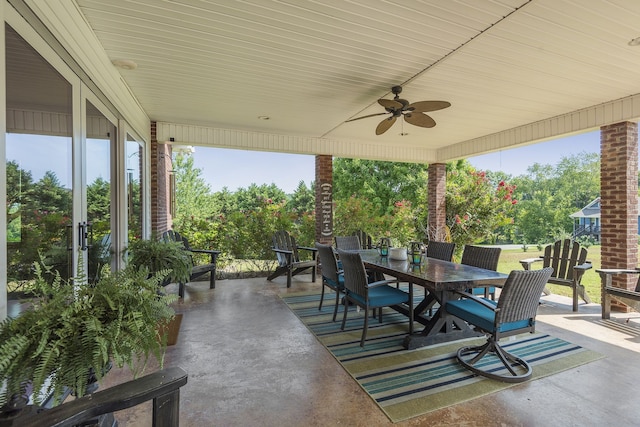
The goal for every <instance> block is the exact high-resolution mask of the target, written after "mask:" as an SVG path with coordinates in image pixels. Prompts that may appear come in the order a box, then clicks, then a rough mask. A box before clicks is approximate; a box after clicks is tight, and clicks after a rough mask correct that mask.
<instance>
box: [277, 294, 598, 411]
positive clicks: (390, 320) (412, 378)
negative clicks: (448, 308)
mask: <svg viewBox="0 0 640 427" xmlns="http://www.w3.org/2000/svg"><path fill="white" fill-rule="evenodd" d="M282 299H283V300H284V302H285V303H286V304H287V305H288V306H289V308H290V309H291V310H292V311H293V312H294V313H295V314H296V316H298V318H299V319H300V320H301V321H302V322H303V323H304V324H305V325H306V326H307V327H308V328H309V330H310V331H311V332H312V333H313V334H314V335H315V336H316V337H317V339H318V340H319V341H320V342H321V343H322V344H323V345H324V346H325V347H326V348H327V349H328V350H329V351H330V352H331V354H333V356H334V357H335V358H336V359H337V360H338V361H339V362H340V363H341V364H342V366H343V367H344V368H345V369H346V371H347V372H349V374H351V376H353V378H354V379H355V380H356V381H357V382H358V384H360V386H361V387H362V388H363V389H364V390H365V391H366V392H367V393H368V394H369V395H370V396H371V397H372V398H373V399H374V401H375V402H376V403H377V404H378V405H379V406H380V408H381V409H382V410H383V411H384V413H385V414H386V415H387V416H388V417H389V419H390V420H391V421H392V422H399V421H402V420H406V419H409V418H412V417H416V416H419V415H422V414H425V413H427V412H430V411H433V410H436V409H440V408H444V407H447V406H450V405H454V404H457V403H461V402H465V401H468V400H471V399H475V398H478V397H480V396H484V395H487V394H489V393H493V392H496V391H499V390H503V389H505V388H507V387H511V386H513V385H514V384H509V383H503V382H500V381H495V380H491V379H487V378H484V377H479V376H476V375H474V374H472V373H471V372H470V371H468V370H466V369H464V368H463V367H461V366H460V365H459V364H458V363H457V361H456V357H455V353H456V351H457V350H458V348H459V347H461V346H462V345H463V344H462V343H463V341H456V342H452V343H446V344H441V345H437V346H430V347H424V348H420V349H416V350H405V349H404V348H403V347H402V341H403V339H404V337H405V336H406V334H407V333H408V330H409V325H408V318H407V317H406V316H403V315H401V314H398V313H396V312H395V311H393V310H391V309H385V311H384V315H383V323H378V320H377V319H369V332H368V334H367V341H366V343H365V346H364V348H362V347H360V337H361V334H362V325H363V311H358V310H357V309H356V308H355V307H350V308H349V313H348V317H347V325H346V327H345V330H344V331H341V330H340V324H341V320H342V313H343V312H342V310H343V309H344V307H343V306H342V305H341V306H340V308H339V309H338V310H339V312H338V318H337V319H336V321H335V322H333V321H332V320H331V318H332V316H333V303H334V301H335V294H334V293H332V292H329V293H328V295H325V302H324V304H323V308H322V311H318V303H319V301H320V294H319V293H309V292H306V293H295V294H287V295H283V296H282ZM420 329H421V325H419V324H417V323H416V324H415V327H414V330H418V331H419V330H420ZM484 341H485V339H484V338H473V339H468V340H464V344H465V345H466V344H469V343H470V344H473V343H478V344H479V343H482V342H484ZM502 345H503V347H504V348H506V349H507V350H508V351H509V352H512V353H514V354H516V355H517V356H519V357H522V358H524V359H525V360H527V361H528V362H529V363H530V364H531V365H532V366H533V378H532V380H535V379H537V378H542V377H545V376H548V375H552V374H555V373H558V372H561V371H564V370H567V369H571V368H574V367H576V366H580V365H583V364H585V363H589V362H592V361H594V360H597V359H600V358H602V357H603V356H602V355H600V354H599V353H596V352H593V351H590V350H587V349H585V348H583V347H580V346H578V345H575V344H572V343H569V342H567V341H564V340H561V339H558V338H554V337H552V336H549V335H546V334H540V333H536V334H524V335H522V336H518V337H512V339H506V340H505V341H504V342H502ZM487 363H488V364H489V365H491V364H492V362H491V361H489V362H487ZM488 369H491V367H488ZM495 369H496V370H499V369H500V367H499V366H498V364H497V363H496V368H495Z"/></svg>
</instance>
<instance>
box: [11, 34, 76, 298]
mask: <svg viewBox="0 0 640 427" xmlns="http://www.w3.org/2000/svg"><path fill="white" fill-rule="evenodd" d="M5 45H6V76H7V77H6V78H7V84H6V88H7V92H6V93H7V134H6V162H7V163H6V164H7V173H6V179H7V225H6V229H7V288H8V292H9V293H10V294H11V293H15V294H24V293H28V290H29V284H30V283H31V280H32V278H33V274H34V270H33V263H34V262H38V261H42V262H44V263H45V264H46V265H48V266H51V267H52V268H53V269H54V271H56V272H58V273H59V274H60V275H61V276H62V277H64V278H68V277H72V276H73V275H74V271H73V269H74V263H73V254H72V250H73V240H74V235H75V230H74V228H75V227H74V225H73V224H74V221H73V218H74V212H73V190H74V188H73V182H74V181H73V144H72V142H73V132H74V131H73V121H72V117H73V111H72V100H73V90H72V84H71V83H70V81H69V80H68V79H67V78H65V77H64V76H63V75H61V74H60V73H59V72H58V71H56V70H55V69H54V68H53V67H52V66H51V65H50V64H49V63H47V61H45V60H44V58H43V57H42V56H40V55H39V54H38V53H37V52H36V51H35V49H33V48H32V47H31V46H30V45H29V44H28V43H27V42H26V41H25V40H24V39H23V38H22V37H21V36H20V35H19V34H18V33H17V32H16V31H14V30H13V29H12V28H11V27H9V26H5Z"/></svg>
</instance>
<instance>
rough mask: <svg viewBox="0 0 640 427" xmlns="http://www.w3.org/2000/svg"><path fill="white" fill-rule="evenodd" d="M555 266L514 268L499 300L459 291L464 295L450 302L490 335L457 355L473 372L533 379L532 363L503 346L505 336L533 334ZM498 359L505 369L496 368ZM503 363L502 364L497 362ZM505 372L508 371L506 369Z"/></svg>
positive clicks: (504, 378)
mask: <svg viewBox="0 0 640 427" xmlns="http://www.w3.org/2000/svg"><path fill="white" fill-rule="evenodd" d="M552 272H553V268H550V267H547V268H543V269H541V270H526V271H522V270H514V271H512V272H511V273H510V274H509V277H508V278H507V281H506V282H505V284H504V287H503V288H502V291H501V292H500V298H499V299H498V302H497V303H496V302H495V301H492V300H489V299H486V298H478V297H476V296H474V295H472V294H470V293H468V292H459V293H460V294H462V295H463V296H464V298H462V299H459V300H451V301H447V302H446V304H445V306H444V308H445V310H446V311H447V312H448V313H450V314H452V315H454V316H456V317H458V318H459V319H462V320H464V321H465V322H467V323H469V324H470V325H472V326H475V327H476V329H478V330H480V331H482V332H484V333H485V334H487V336H488V338H487V342H486V343H485V344H484V345H481V346H464V347H462V348H460V349H459V350H458V352H457V354H456V358H457V359H458V362H459V363H460V364H461V365H462V366H464V367H465V368H467V369H469V370H470V371H472V372H474V373H476V374H478V375H482V376H484V377H488V378H492V379H495V380H499V381H505V382H510V383H516V382H522V381H526V380H528V379H529V378H531V374H532V372H533V370H532V368H531V365H529V363H528V362H527V361H526V360H524V359H522V358H520V357H518V356H515V355H514V354H511V353H509V352H507V351H506V350H505V349H504V348H502V347H501V345H500V343H499V340H500V339H501V338H504V337H509V336H512V335H517V334H522V333H525V332H529V333H534V332H535V326H536V311H537V309H538V301H539V299H540V293H541V292H542V289H543V288H544V286H545V284H546V283H547V281H548V280H549V277H551V273H552ZM491 361H493V362H499V363H500V364H501V365H503V367H504V368H501V369H498V368H495V363H493V364H492V363H490V362H491ZM498 366H500V365H498ZM505 369H506V371H508V372H505Z"/></svg>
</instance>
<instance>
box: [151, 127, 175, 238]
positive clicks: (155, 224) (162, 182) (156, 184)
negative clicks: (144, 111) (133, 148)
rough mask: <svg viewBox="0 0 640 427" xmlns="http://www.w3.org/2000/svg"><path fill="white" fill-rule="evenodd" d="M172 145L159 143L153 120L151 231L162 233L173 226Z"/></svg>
mask: <svg viewBox="0 0 640 427" xmlns="http://www.w3.org/2000/svg"><path fill="white" fill-rule="evenodd" d="M172 168H173V166H172V163H171V145H169V144H158V140H157V136H156V122H151V164H150V168H149V169H150V173H151V188H150V190H149V191H150V192H151V194H150V196H151V206H150V209H151V232H152V233H154V234H157V235H160V234H162V233H163V232H165V231H167V230H168V229H170V228H171V220H172V218H171V215H170V208H169V204H170V197H171V194H170V184H169V182H170V171H171V169H172Z"/></svg>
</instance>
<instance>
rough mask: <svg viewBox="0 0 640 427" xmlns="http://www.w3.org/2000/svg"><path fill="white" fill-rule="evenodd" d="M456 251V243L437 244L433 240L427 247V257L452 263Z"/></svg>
mask: <svg viewBox="0 0 640 427" xmlns="http://www.w3.org/2000/svg"><path fill="white" fill-rule="evenodd" d="M455 250H456V244H455V243H449V242H437V241H435V240H432V241H430V242H429V244H428V245H427V257H428V258H435V259H441V260H443V261H451V260H452V259H453V252H454V251H455Z"/></svg>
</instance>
